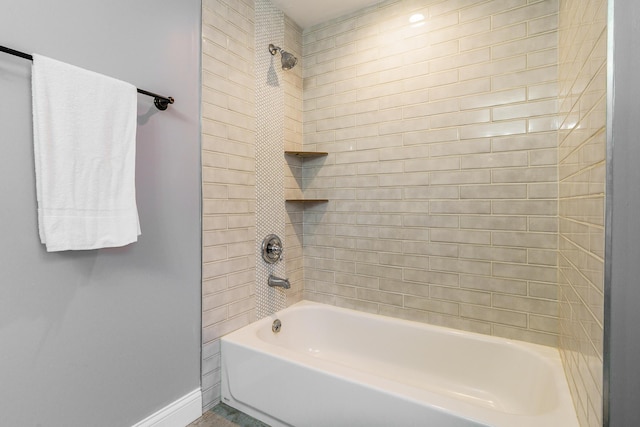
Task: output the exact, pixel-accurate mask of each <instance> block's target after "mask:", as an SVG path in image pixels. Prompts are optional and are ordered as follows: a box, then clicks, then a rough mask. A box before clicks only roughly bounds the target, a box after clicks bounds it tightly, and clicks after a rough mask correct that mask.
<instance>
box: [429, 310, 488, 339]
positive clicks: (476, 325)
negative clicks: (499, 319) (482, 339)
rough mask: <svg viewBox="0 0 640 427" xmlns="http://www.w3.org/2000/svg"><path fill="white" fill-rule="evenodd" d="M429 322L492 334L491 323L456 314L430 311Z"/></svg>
mask: <svg viewBox="0 0 640 427" xmlns="http://www.w3.org/2000/svg"><path fill="white" fill-rule="evenodd" d="M429 323H430V324H432V325H437V326H444V327H447V328H454V329H460V330H463V331H469V332H475V333H479V334H485V335H491V324H490V323H485V322H479V321H477V320H468V319H462V318H460V317H456V316H448V315H444V314H439V313H429Z"/></svg>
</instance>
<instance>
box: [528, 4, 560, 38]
mask: <svg viewBox="0 0 640 427" xmlns="http://www.w3.org/2000/svg"><path fill="white" fill-rule="evenodd" d="M552 12H554V11H553V10H552ZM555 12H557V8H556V11H555ZM527 27H528V34H530V35H533V34H538V33H544V32H547V31H554V30H557V29H558V14H557V13H553V14H549V15H547V16H543V17H541V18H537V19H532V20H530V21H529V22H527Z"/></svg>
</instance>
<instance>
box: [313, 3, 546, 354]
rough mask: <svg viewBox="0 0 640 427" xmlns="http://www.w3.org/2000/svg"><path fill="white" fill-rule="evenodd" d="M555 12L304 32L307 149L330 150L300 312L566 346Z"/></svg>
mask: <svg viewBox="0 0 640 427" xmlns="http://www.w3.org/2000/svg"><path fill="white" fill-rule="evenodd" d="M557 12H558V3H557V1H554V0H544V1H531V0H530V1H527V0H508V1H489V2H487V1H479V0H475V1H474V0H468V1H464V2H460V1H456V0H448V1H441V0H438V1H428V0H425V1H420V2H416V1H395V0H394V1H386V2H383V3H380V4H379V5H377V6H373V7H370V8H367V9H364V10H361V11H359V12H357V13H355V14H352V15H349V16H344V17H341V18H338V19H336V20H333V21H331V22H328V23H326V24H321V25H319V26H316V27H314V28H311V29H309V30H305V32H304V35H303V40H304V43H303V51H304V147H305V149H306V150H318V151H328V152H329V153H330V154H329V156H328V157H326V158H322V159H317V160H313V161H311V162H309V163H308V164H307V165H305V168H304V176H303V187H304V193H305V196H306V197H309V198H327V199H329V202H328V203H326V204H322V205H313V206H309V207H308V208H307V209H306V210H305V213H304V253H305V255H304V261H305V273H304V274H305V291H304V297H305V299H310V300H316V301H322V302H325V303H329V304H335V305H339V306H345V307H350V308H355V309H358V310H363V311H368V312H374V313H380V314H384V315H389V316H394V317H401V318H408V319H412V320H418V321H423V322H428V323H433V324H440V325H445V326H450V327H454V328H460V329H467V330H472V331H477V332H481V333H485V334H492V335H497V336H504V337H509V338H516V339H522V340H526V341H531V342H536V343H542V344H546V345H552V346H555V345H557V343H558V301H557V294H558V287H557V282H556V280H557V277H556V276H557V254H556V249H557V216H556V215H557V190H558V186H557V150H556V144H557V133H556V130H557V114H556V113H557V90H558V89H557V38H558V33H557V25H558V16H557ZM420 15H421V16H422V18H423V19H422V20H420ZM411 16H415V17H416V18H414V22H413V23H411V22H410V21H409V18H410V17H411Z"/></svg>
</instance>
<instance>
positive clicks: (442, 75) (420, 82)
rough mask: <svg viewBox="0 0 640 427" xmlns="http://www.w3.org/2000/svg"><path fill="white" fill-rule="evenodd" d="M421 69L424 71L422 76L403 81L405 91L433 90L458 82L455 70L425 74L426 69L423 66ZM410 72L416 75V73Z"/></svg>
mask: <svg viewBox="0 0 640 427" xmlns="http://www.w3.org/2000/svg"><path fill="white" fill-rule="evenodd" d="M422 68H423V69H424V71H423V74H421V75H417V76H415V77H411V78H405V79H403V83H404V90H405V91H407V92H411V91H416V90H423V89H425V88H434V87H439V86H443V85H448V84H452V83H456V82H457V81H458V72H457V71H455V70H453V71H451V70H447V71H443V72H439V73H436V72H433V73H429V74H426V67H424V66H423V67H422ZM412 72H414V73H416V72H417V71H412Z"/></svg>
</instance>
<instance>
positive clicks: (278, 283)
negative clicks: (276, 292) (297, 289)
mask: <svg viewBox="0 0 640 427" xmlns="http://www.w3.org/2000/svg"><path fill="white" fill-rule="evenodd" d="M267 283H268V284H269V286H271V287H272V288H273V287H279V288H285V289H289V288H290V287H291V283H289V279H281V278H279V277H276V276H274V275H273V274H270V275H269V280H268V281H267Z"/></svg>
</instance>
